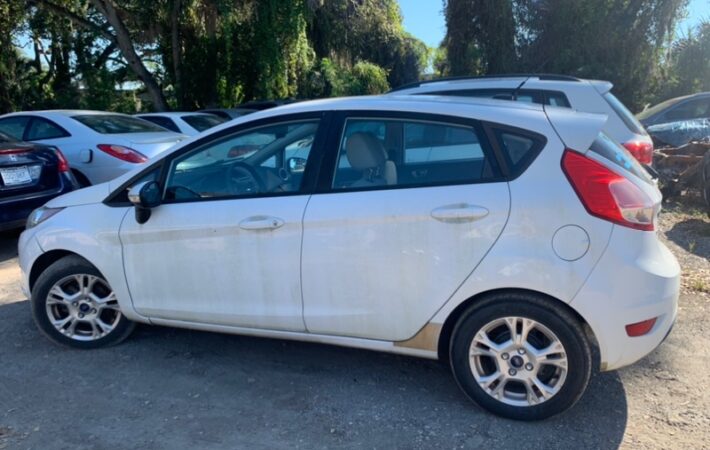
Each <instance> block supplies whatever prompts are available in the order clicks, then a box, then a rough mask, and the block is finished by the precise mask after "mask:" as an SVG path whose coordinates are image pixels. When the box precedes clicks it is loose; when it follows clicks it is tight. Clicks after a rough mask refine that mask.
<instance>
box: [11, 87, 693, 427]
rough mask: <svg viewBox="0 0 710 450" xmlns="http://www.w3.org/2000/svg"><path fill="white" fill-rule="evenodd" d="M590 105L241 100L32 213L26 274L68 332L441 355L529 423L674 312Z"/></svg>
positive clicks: (648, 338) (647, 215)
mask: <svg viewBox="0 0 710 450" xmlns="http://www.w3.org/2000/svg"><path fill="white" fill-rule="evenodd" d="M604 121H605V117H604V116H600V115H592V114H583V113H576V112H574V111H571V110H569V109H564V108H556V107H543V106H542V105H527V104H521V103H513V102H505V101H497V100H469V99H460V98H451V97H449V98H447V97H430V98H427V97H414V96H403V97H401V98H397V97H389V96H384V97H361V98H352V99H332V100H322V101H314V102H305V103H299V104H294V105H289V106H285V107H280V108H275V109H272V110H268V111H264V112H260V113H255V114H253V115H249V116H246V117H244V118H241V119H237V120H234V121H232V122H229V123H227V124H224V125H221V126H219V127H217V128H215V129H213V130H210V131H208V132H206V133H205V134H204V135H201V136H200V137H199V138H198V139H194V140H191V141H189V142H187V143H184V144H182V145H181V146H179V147H178V148H175V149H172V150H170V151H169V152H167V153H166V154H165V155H163V156H161V157H159V158H157V159H156V160H154V161H151V163H150V164H149V165H148V166H147V167H145V168H143V169H141V170H138V171H134V172H132V173H130V174H127V175H125V176H123V177H121V178H120V179H117V180H114V181H113V182H111V183H107V184H101V185H97V186H93V187H91V188H88V189H83V190H80V191H77V192H74V193H71V194H68V195H65V196H62V197H59V198H57V199H55V200H52V201H51V202H49V203H48V204H47V205H45V206H44V207H43V208H40V209H38V210H36V211H35V212H34V213H33V214H32V216H31V217H30V219H29V221H28V226H27V230H26V231H25V232H24V233H23V234H22V236H21V238H20V265H21V268H22V282H23V289H24V291H25V292H26V293H27V294H28V295H30V297H31V304H32V311H33V315H34V318H35V320H36V322H37V324H38V326H39V328H40V330H41V331H43V332H44V333H45V334H46V335H47V336H49V337H50V338H51V339H52V340H54V341H56V342H59V343H62V344H66V345H70V346H74V347H79V348H94V347H100V346H105V345H111V344H116V343H118V342H120V341H122V340H123V339H125V338H126V337H127V336H128V335H129V334H130V333H131V330H132V329H133V326H134V325H133V324H134V323H135V322H142V323H149V324H154V325H166V326H176V327H185V328H192V329H199V330H210V331H220V332H227V333H237V334H248V335H254V336H263V337H275V338H283V339H295V340H303V341H311V342H321V343H329V344H336V345H344V346H351V347H359V348H366V349H372V350H380V351H385V352H393V353H401V354H406V355H414V356H420V357H425V358H434V359H436V358H439V359H442V360H444V361H448V362H449V363H450V365H451V367H452V370H453V373H454V376H455V378H456V381H457V382H458V384H459V385H460V386H461V388H462V389H463V391H464V392H465V393H466V394H467V395H468V396H469V397H470V398H471V399H473V400H475V401H476V402H477V403H478V404H480V405H481V406H483V407H484V408H486V409H488V410H490V411H493V412H495V413H497V414H500V415H503V416H506V417H511V418H515V419H526V420H530V419H540V418H544V417H548V416H550V415H552V414H555V413H559V412H560V411H563V410H565V409H567V408H569V407H570V406H571V405H572V404H574V403H575V402H576V401H577V400H578V399H579V398H580V396H581V395H582V393H583V392H584V390H585V387H586V385H587V382H588V380H589V377H590V373H591V371H592V368H593V367H594V366H595V365H599V366H600V367H601V370H612V369H616V368H618V367H621V366H624V365H627V364H631V363H633V362H634V361H636V360H638V359H639V358H641V357H643V356H644V355H646V354H647V353H649V352H650V351H651V350H653V349H654V348H655V347H656V346H658V345H659V344H660V343H661V341H662V340H663V338H664V337H665V336H666V335H667V333H668V332H669V330H670V328H671V325H672V324H673V322H674V319H675V316H676V304H677V298H678V289H679V274H680V269H679V266H678V263H677V262H676V260H675V258H674V257H673V255H672V254H671V253H670V252H669V251H668V249H667V248H666V247H665V246H664V245H663V244H662V243H661V242H660V240H659V239H658V236H657V235H656V232H655V227H656V220H657V212H658V209H659V205H660V202H661V195H660V193H659V191H658V189H657V188H656V186H655V185H654V184H653V183H652V182H651V180H650V179H649V178H648V176H647V175H646V173H645V171H644V170H643V168H642V167H641V166H640V165H639V164H638V162H637V161H636V160H635V159H634V158H633V157H632V156H631V155H630V154H629V153H628V152H627V151H626V150H625V149H624V148H623V147H621V146H619V145H617V144H615V143H614V142H613V141H611V140H610V139H609V138H607V137H606V136H605V135H604V134H603V133H600V130H601V129H602V128H603V125H604ZM593 348H598V353H595V352H593V350H592V349H593ZM596 354H598V355H599V356H598V358H595V357H594V355H596Z"/></svg>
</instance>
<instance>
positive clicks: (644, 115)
mask: <svg viewBox="0 0 710 450" xmlns="http://www.w3.org/2000/svg"><path fill="white" fill-rule="evenodd" d="M681 100H683V97H680V98H672V99H670V100H666V101H665V102H661V103H659V104H657V105H655V106H651V107H650V108H646V109H644V110H643V111H641V112H640V113H638V114H636V118H637V119H639V120H646V119H648V118H649V117H651V116H655V115H656V114H658V113H659V112H661V111H663V110H664V109H666V108H668V107H670V106H673V105H675V104H676V103H678V102H679V101H681Z"/></svg>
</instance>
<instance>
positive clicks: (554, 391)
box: [450, 293, 592, 420]
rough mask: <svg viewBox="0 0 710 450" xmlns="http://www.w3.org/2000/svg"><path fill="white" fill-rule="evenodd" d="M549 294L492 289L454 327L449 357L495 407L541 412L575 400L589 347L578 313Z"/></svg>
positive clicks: (524, 414) (466, 384)
mask: <svg viewBox="0 0 710 450" xmlns="http://www.w3.org/2000/svg"><path fill="white" fill-rule="evenodd" d="M552 302H553V301H552V300H547V299H545V298H542V297H537V296H534V295H529V294H524V293H513V294H502V295H499V294H496V295H494V296H492V297H489V298H487V299H486V300H484V301H482V302H479V303H477V304H476V305H474V307H472V308H471V309H469V311H467V313H465V314H464V315H463V316H462V317H461V319H460V320H459V322H458V324H457V325H456V327H455V328H454V332H453V335H452V340H451V346H450V362H451V366H452V370H453V373H454V377H455V378H456V381H457V383H458V384H459V386H460V387H461V389H462V390H463V391H464V392H465V393H466V394H467V395H468V397H469V398H471V399H472V400H473V401H474V402H476V403H477V404H479V405H480V406H482V407H483V408H485V409H487V410H489V411H491V412H493V413H494V414H497V415H500V416H503V417H507V418H510V419H516V420H540V419H544V418H547V417H550V416H552V415H555V414H558V413H561V412H562V411H565V410H566V409H568V408H570V407H571V406H572V405H574V404H575V403H576V402H577V400H579V398H580V397H581V396H582V394H583V393H584V390H585V389H586V387H587V383H588V382H589V378H590V375H591V369H592V353H591V349H590V346H589V343H588V341H587V338H586V336H585V333H584V330H583V329H582V327H581V325H580V324H579V322H578V320H577V319H576V318H575V317H574V316H572V315H571V314H570V313H568V312H567V311H566V310H564V309H562V308H560V307H556V306H554V303H552Z"/></svg>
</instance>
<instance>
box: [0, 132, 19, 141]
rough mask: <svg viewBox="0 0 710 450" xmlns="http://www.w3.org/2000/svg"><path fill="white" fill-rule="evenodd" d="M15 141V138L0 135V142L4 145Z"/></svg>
mask: <svg viewBox="0 0 710 450" xmlns="http://www.w3.org/2000/svg"><path fill="white" fill-rule="evenodd" d="M15 141H16V139H15V138H13V137H11V136H8V135H7V134H4V133H0V142H3V143H5V142H15Z"/></svg>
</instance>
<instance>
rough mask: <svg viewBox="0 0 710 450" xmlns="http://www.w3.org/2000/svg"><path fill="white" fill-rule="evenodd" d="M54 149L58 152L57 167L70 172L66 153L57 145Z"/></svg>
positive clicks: (61, 170)
mask: <svg viewBox="0 0 710 450" xmlns="http://www.w3.org/2000/svg"><path fill="white" fill-rule="evenodd" d="M53 150H54V153H56V154H57V160H58V162H57V169H59V171H60V172H69V161H67V159H66V158H65V157H64V153H62V151H61V150H59V149H58V148H56V147H54V148H53Z"/></svg>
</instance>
